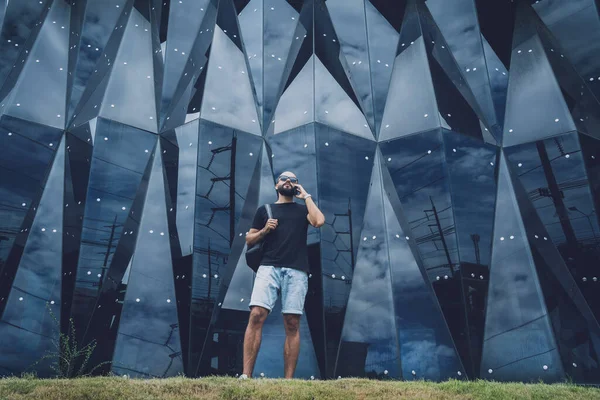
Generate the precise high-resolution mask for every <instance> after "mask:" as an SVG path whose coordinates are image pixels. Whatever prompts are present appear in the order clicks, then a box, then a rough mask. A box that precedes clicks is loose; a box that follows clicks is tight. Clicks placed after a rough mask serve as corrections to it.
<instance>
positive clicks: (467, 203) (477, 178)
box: [443, 131, 498, 377]
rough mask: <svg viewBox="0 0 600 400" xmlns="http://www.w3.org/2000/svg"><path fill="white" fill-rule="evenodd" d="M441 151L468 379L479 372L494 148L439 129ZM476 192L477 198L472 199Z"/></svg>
mask: <svg viewBox="0 0 600 400" xmlns="http://www.w3.org/2000/svg"><path fill="white" fill-rule="evenodd" d="M443 135H444V148H445V149H444V150H445V155H446V162H447V165H448V176H449V178H450V188H451V196H452V205H453V208H454V221H455V230H456V237H457V241H458V255H459V258H460V270H461V273H460V279H461V288H460V293H454V295H453V296H455V299H458V298H461V299H462V301H461V303H462V304H463V307H464V308H465V309H466V318H467V324H468V335H469V336H468V341H467V342H466V343H465V344H466V345H468V347H469V351H470V354H471V357H470V360H471V362H465V363H464V364H465V367H466V368H467V372H468V374H469V377H476V376H478V375H479V361H480V359H481V345H482V343H483V329H484V323H485V304H486V299H487V288H488V280H489V266H490V260H491V249H492V235H493V226H494V210H495V207H494V206H495V202H496V179H495V169H494V168H493V167H492V166H491V165H490V162H494V161H491V160H495V159H496V153H497V152H498V148H497V147H496V146H493V145H488V144H484V143H482V142H481V141H479V140H476V139H472V138H470V137H466V136H463V135H457V134H456V133H452V132H448V131H443ZM474 193H476V196H477V200H476V201H473V194H474Z"/></svg>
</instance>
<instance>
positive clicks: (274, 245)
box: [252, 203, 309, 272]
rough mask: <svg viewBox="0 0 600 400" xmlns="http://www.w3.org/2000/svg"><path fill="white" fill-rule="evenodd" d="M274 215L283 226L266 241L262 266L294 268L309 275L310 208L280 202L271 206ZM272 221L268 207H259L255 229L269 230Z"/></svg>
mask: <svg viewBox="0 0 600 400" xmlns="http://www.w3.org/2000/svg"><path fill="white" fill-rule="evenodd" d="M271 212H272V213H273V218H275V219H277V220H278V222H279V224H278V225H277V228H276V229H275V230H272V231H271V232H269V233H268V234H267V235H266V236H265V238H264V241H265V243H264V245H263V258H262V262H261V265H272V266H274V267H286V268H294V269H298V270H300V271H304V272H308V270H309V265H308V251H307V246H306V239H307V234H308V219H307V217H306V216H307V215H308V208H306V206H305V205H304V204H298V203H278V204H271ZM268 219H269V217H268V215H267V210H266V209H265V206H261V207H259V209H258V210H256V215H255V216H254V222H253V223H252V228H254V229H258V230H261V229H262V228H264V227H265V224H266V223H267V220H268Z"/></svg>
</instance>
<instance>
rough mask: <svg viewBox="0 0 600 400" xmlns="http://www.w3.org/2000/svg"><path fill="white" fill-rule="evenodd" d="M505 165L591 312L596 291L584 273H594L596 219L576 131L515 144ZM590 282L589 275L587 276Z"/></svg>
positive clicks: (598, 301)
mask: <svg viewBox="0 0 600 400" xmlns="http://www.w3.org/2000/svg"><path fill="white" fill-rule="evenodd" d="M506 154H507V157H508V161H509V162H510V165H511V166H512V167H513V168H514V169H515V170H516V171H519V181H520V183H521V184H522V185H523V188H524V190H525V191H526V192H527V196H528V198H529V199H530V201H531V202H532V206H533V208H534V209H535V210H536V212H537V214H538V216H539V219H540V220H541V222H542V223H543V224H544V229H545V230H546V232H547V233H548V236H549V237H548V239H550V240H552V242H553V243H554V244H555V245H556V248H557V249H558V251H559V252H560V254H561V255H562V259H563V260H564V261H565V262H566V263H567V265H568V266H569V270H570V271H571V272H572V274H573V275H574V277H575V278H576V282H577V285H578V286H579V287H580V288H581V290H582V291H583V293H584V296H585V297H586V299H587V301H588V303H589V305H590V307H591V308H592V310H593V311H594V313H595V315H596V318H598V317H600V313H599V310H598V307H599V306H600V296H599V295H598V292H597V291H596V290H595V289H594V288H593V287H591V286H590V285H589V284H588V283H587V278H586V281H583V278H584V277H589V276H595V275H596V274H597V272H598V271H597V267H596V266H595V265H594V260H597V259H598V257H600V254H599V253H598V249H597V243H598V241H599V240H600V236H599V235H600V228H599V226H598V220H597V218H596V217H595V216H594V214H595V211H594V205H593V199H592V193H591V191H590V187H589V186H588V184H587V174H586V170H585V165H584V159H583V157H584V154H583V153H582V151H581V147H580V144H579V142H578V140H577V134H575V133H571V134H568V135H563V136H559V137H557V138H554V139H548V140H545V141H543V142H536V143H531V144H525V145H521V146H515V147H514V148H510V149H508V151H507V152H506ZM592 282H593V281H592Z"/></svg>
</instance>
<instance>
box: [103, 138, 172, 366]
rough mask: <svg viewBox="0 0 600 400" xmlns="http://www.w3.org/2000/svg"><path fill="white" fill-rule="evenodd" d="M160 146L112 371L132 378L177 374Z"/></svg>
mask: <svg viewBox="0 0 600 400" xmlns="http://www.w3.org/2000/svg"><path fill="white" fill-rule="evenodd" d="M161 149H162V148H161V146H157V148H156V150H157V151H156V153H155V154H154V157H153V160H152V163H153V166H152V172H151V175H150V181H149V183H148V191H147V194H146V201H145V204H144V211H143V214H142V216H141V221H140V228H139V229H140V234H139V235H138V241H137V244H136V246H135V250H134V253H133V261H132V263H131V265H130V267H129V274H128V282H127V293H126V295H125V299H124V301H123V311H122V314H121V320H120V323H119V331H118V334H117V343H116V346H115V354H114V356H113V363H112V370H113V372H115V373H116V374H118V375H124V374H125V375H130V376H133V377H136V376H137V377H169V376H176V375H178V374H180V373H182V372H183V360H182V357H181V343H180V340H179V324H178V319H177V305H176V298H175V288H174V286H173V281H174V276H173V268H172V264H171V251H170V245H169V234H168V224H167V208H166V203H165V186H164V176H163V163H162V157H161V153H162V151H161Z"/></svg>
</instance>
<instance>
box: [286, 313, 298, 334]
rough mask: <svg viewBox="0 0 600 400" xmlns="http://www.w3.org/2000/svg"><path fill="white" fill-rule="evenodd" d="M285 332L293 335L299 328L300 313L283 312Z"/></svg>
mask: <svg viewBox="0 0 600 400" xmlns="http://www.w3.org/2000/svg"><path fill="white" fill-rule="evenodd" d="M283 321H284V323H285V332H286V334H288V335H295V334H297V333H298V331H299V330H300V315H296V314H284V316H283Z"/></svg>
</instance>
